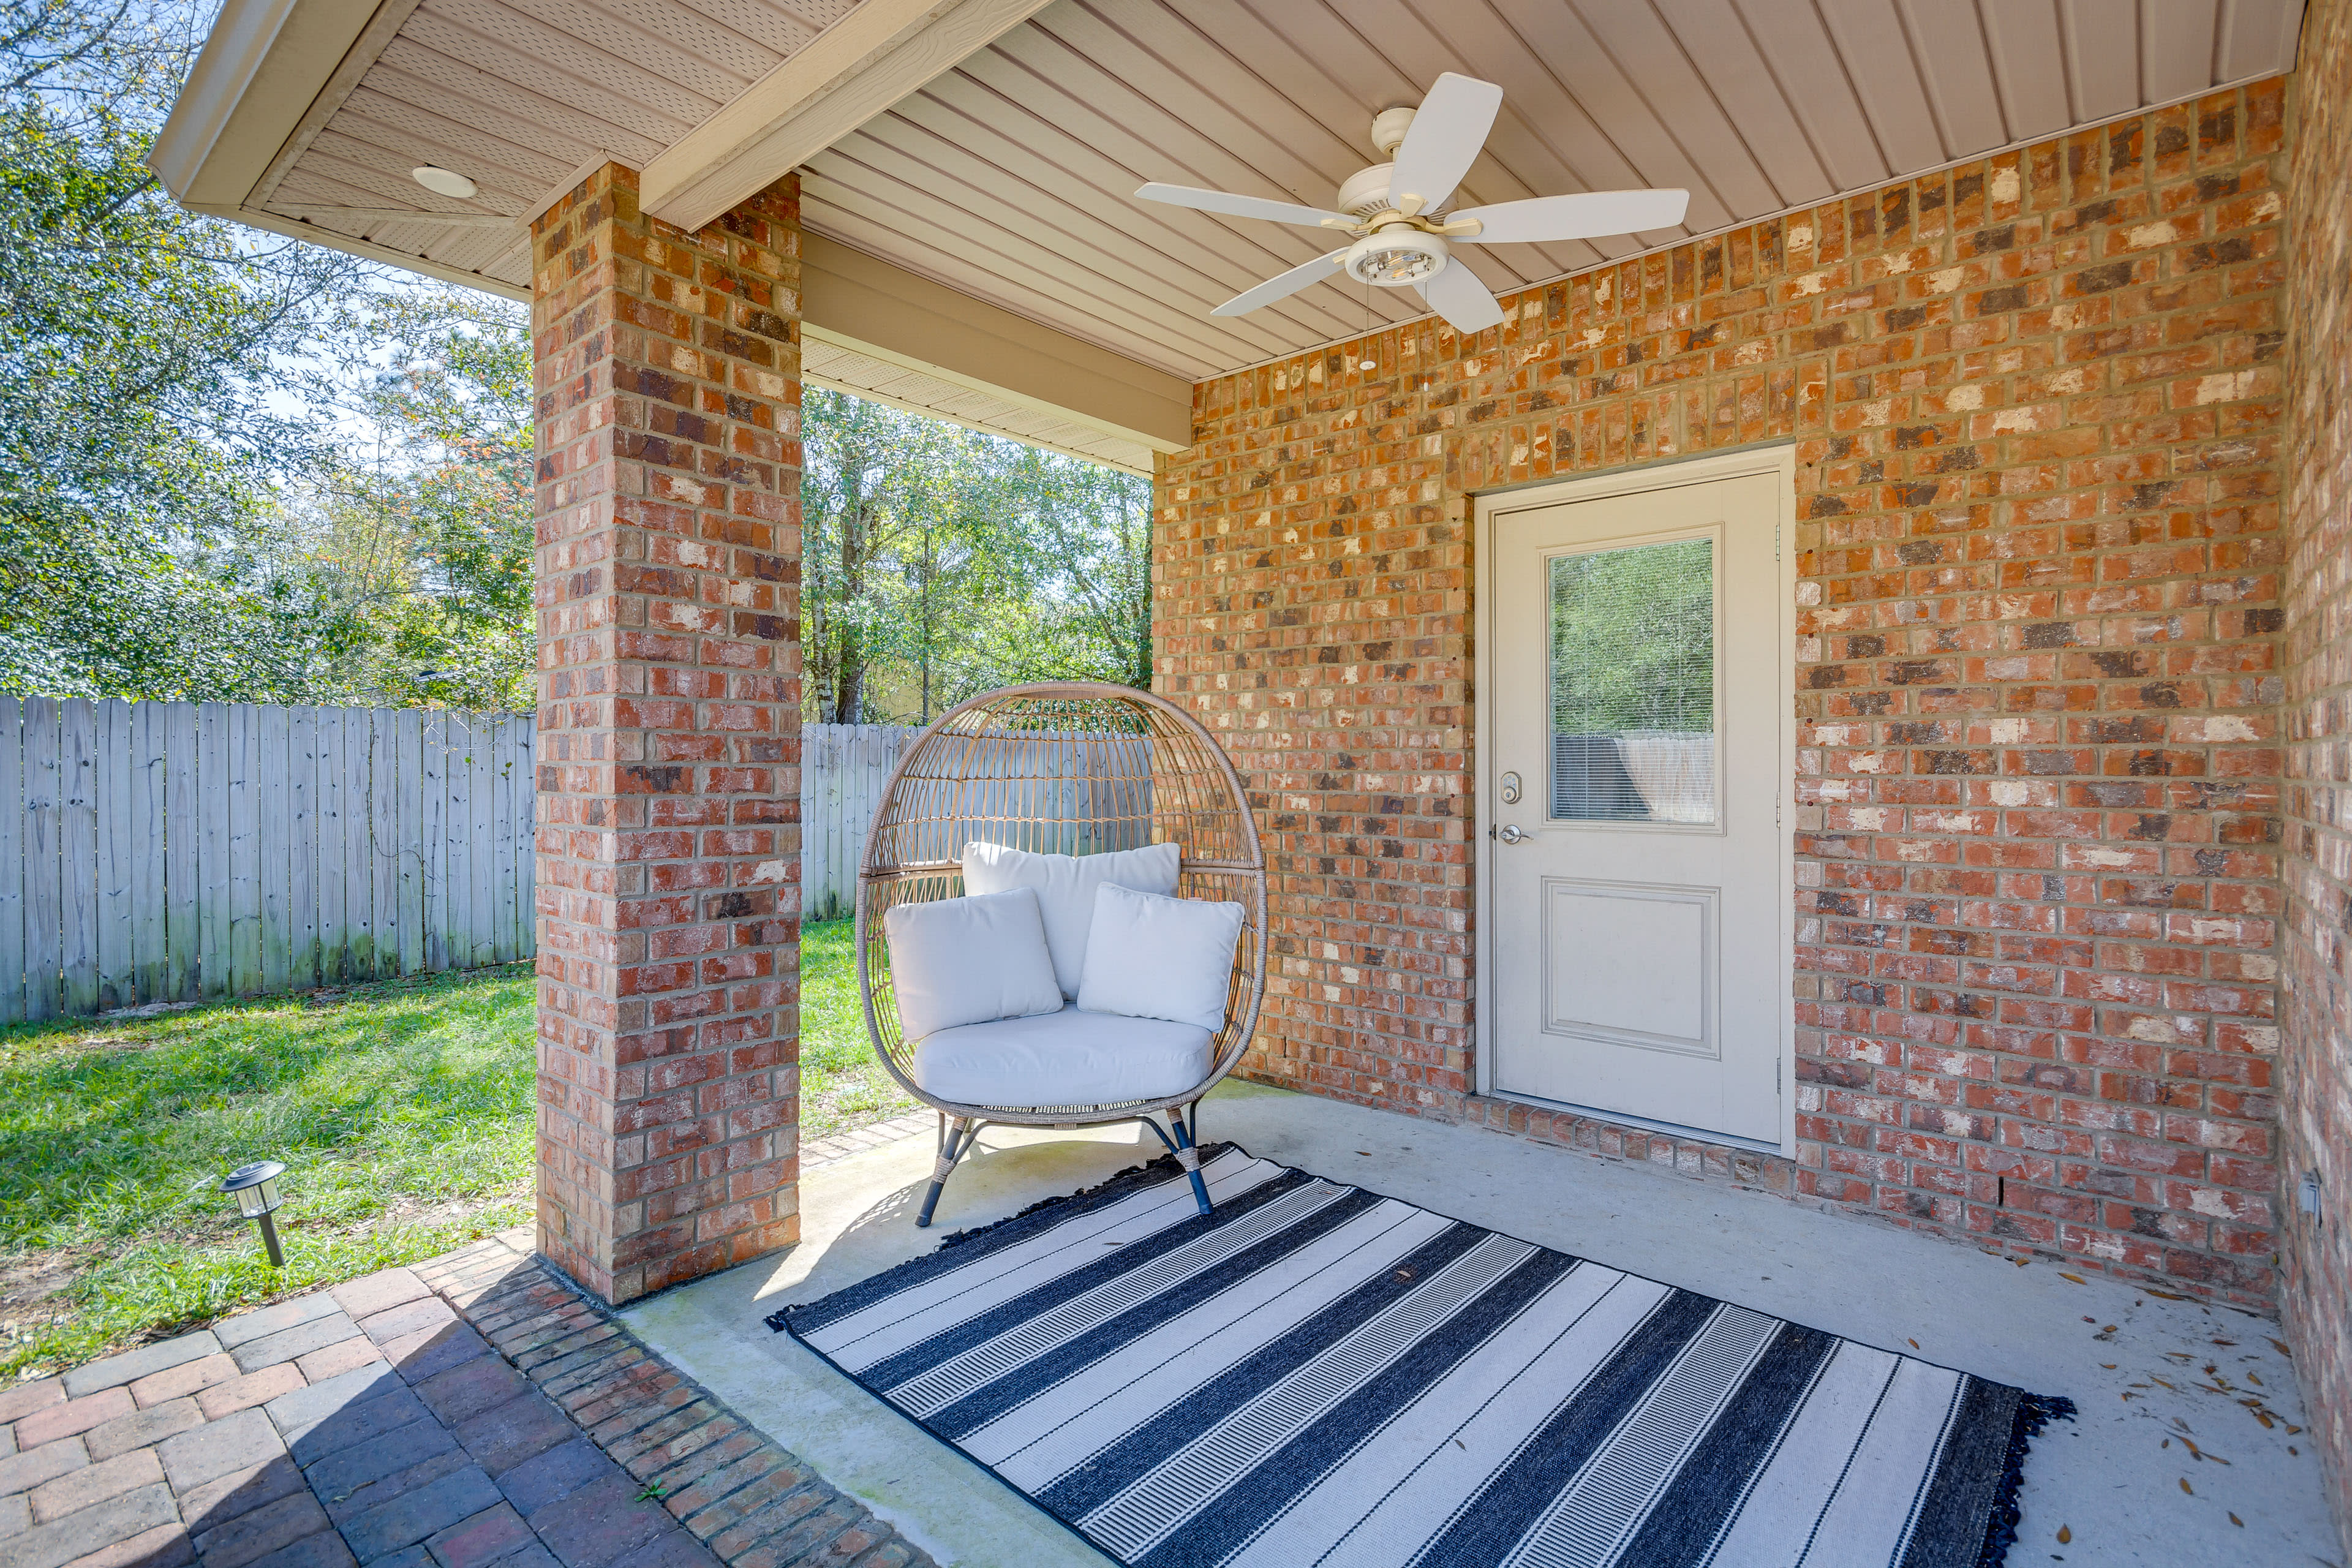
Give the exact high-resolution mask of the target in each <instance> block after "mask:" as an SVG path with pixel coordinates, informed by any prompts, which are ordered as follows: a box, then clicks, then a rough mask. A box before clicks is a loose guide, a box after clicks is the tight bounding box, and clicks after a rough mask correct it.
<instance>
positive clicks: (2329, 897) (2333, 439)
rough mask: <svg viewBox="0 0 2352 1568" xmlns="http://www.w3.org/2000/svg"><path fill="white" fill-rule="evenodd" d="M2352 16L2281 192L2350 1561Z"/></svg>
mask: <svg viewBox="0 0 2352 1568" xmlns="http://www.w3.org/2000/svg"><path fill="white" fill-rule="evenodd" d="M2347 98H2352V6H2347V5H2345V4H2343V3H2342V0H2325V3H2322V4H2319V5H2314V6H2313V7H2312V8H2311V10H2310V13H2309V15H2308V16H2307V18H2306V19H2305V23H2304V33H2303V52H2302V59H2301V62H2300V64H2299V66H2298V68H2297V71H2296V74H2295V80H2294V132H2295V134H2294V163H2293V173H2292V176H2291V184H2290V185H2289V190H2288V199H2287V215H2288V216H2287V224H2288V234H2289V237H2290V244H2289V247H2288V286H2287V287H2288V300H2289V302H2290V303H2289V321H2290V327H2291V330H2290V333H2289V339H2288V353H2287V361H2286V366H2287V379H2288V409H2289V422H2288V426H2287V429H2288V440H2287V453H2288V457H2287V463H2286V487H2285V490H2286V537H2287V545H2286V574H2285V575H2286V614H2287V628H2286V634H2287V635H2286V647H2285V649H2284V660H2283V662H2284V667H2285V673H2286V705H2285V710H2284V711H2285V729H2286V736H2285V738H2286V745H2287V751H2286V776H2287V785H2286V795H2285V810H2286V819H2287V830H2286V870H2285V879H2286V896H2287V897H2286V931H2285V933H2284V942H2283V943H2282V953H2281V956H2282V960H2283V963H2284V971H2285V973H2284V976H2283V980H2284V991H2285V1003H2284V1009H2283V1016H2282V1019H2281V1022H2282V1026H2283V1027H2282V1034H2283V1036H2284V1043H2283V1053H2282V1054H2283V1057H2284V1084H2283V1099H2284V1106H2283V1114H2282V1117H2281V1120H2282V1121H2283V1123H2284V1125H2283V1127H2282V1129H2281V1131H2282V1134H2283V1138H2284V1150H2283V1152H2282V1161H2281V1163H2282V1166H2283V1171H2282V1174H2283V1175H2284V1179H2285V1183H2286V1184H2288V1185H2290V1186H2291V1185H2292V1184H2294V1182H2295V1181H2297V1180H2298V1179H2299V1178H2300V1177H2301V1175H2302V1174H2303V1173H2305V1172H2306V1171H2313V1172H2316V1173H2318V1174H2319V1178H2320V1181H2321V1184H2322V1187H2321V1191H2322V1194H2323V1197H2324V1201H2323V1206H2322V1216H2321V1219H2320V1220H2319V1221H2318V1222H2316V1223H2315V1222H2313V1221H2310V1220H2305V1219H2303V1218H2300V1217H2299V1216H2298V1215H2296V1214H2295V1213H2294V1210H2293V1208H2292V1206H2291V1205H2290V1206H2289V1208H2288V1211H2287V1213H2286V1214H2285V1215H2284V1226H2283V1229H2284V1237H2285V1242H2286V1245H2285V1248H2284V1250H2285V1254H2286V1265H2287V1268H2286V1320H2287V1325H2288V1328H2289V1331H2290V1332H2291V1334H2292V1336H2293V1338H2294V1349H2295V1371H2296V1373H2297V1378H2298V1381H2299V1382H2300V1383H2301V1384H2302V1387H2303V1396H2304V1400H2305V1406H2306V1408H2307V1409H2308V1410H2309V1411H2310V1414H2311V1421H2312V1426H2313V1433H2314V1436H2316V1437H2317V1438H2318V1439H2319V1448H2320V1453H2321V1455H2322V1457H2323V1458H2325V1460H2326V1465H2327V1470H2328V1479H2329V1483H2330V1490H2331V1492H2332V1495H2333V1496H2334V1499H2335V1501H2336V1519H2337V1521H2339V1522H2341V1523H2343V1524H2344V1525H2345V1526H2346V1527H2347V1536H2346V1544H2347V1550H2352V1305H2347V1304H2352V1234H2347V1227H2352V1203H2347V1201H2346V1200H2347V1198H2352V974H2347V964H2352V942H2347V932H2352V784H2347V781H2352V713H2347V702H2352V347H2347V345H2352V179H2348V178H2347V169H2352V115H2347V113H2346V111H2345V105H2346V102H2347Z"/></svg>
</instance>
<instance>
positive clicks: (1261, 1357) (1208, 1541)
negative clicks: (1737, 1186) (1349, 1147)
mask: <svg viewBox="0 0 2352 1568" xmlns="http://www.w3.org/2000/svg"><path fill="white" fill-rule="evenodd" d="M1204 1155H1205V1158H1204V1162H1203V1167H1202V1169H1203V1173H1204V1174H1205V1175H1206V1176H1207V1179H1208V1183H1209V1189H1210V1193H1211V1194H1212V1196H1213V1199H1214V1201H1215V1203H1216V1205H1217V1212H1216V1214H1215V1215H1212V1216H1205V1217H1204V1216H1202V1215H1200V1214H1199V1213H1198V1212H1197V1210H1196V1208H1195V1206H1194V1205H1193V1201H1192V1192H1191V1190H1190V1188H1189V1187H1188V1185H1187V1184H1186V1183H1185V1181H1184V1179H1183V1176H1182V1174H1181V1172H1179V1171H1178V1170H1177V1168H1176V1166H1175V1163H1174V1162H1173V1161H1172V1160H1169V1159H1165V1158H1163V1159H1161V1160H1160V1161H1157V1162H1155V1163H1152V1164H1150V1165H1147V1166H1144V1167H1141V1168H1140V1169H1138V1170H1134V1171H1129V1172H1128V1173H1125V1174H1123V1175H1120V1176H1118V1177H1115V1178H1113V1179H1112V1180H1111V1181H1109V1182H1108V1183H1106V1184H1104V1185H1102V1186H1100V1187H1097V1188H1096V1189H1094V1190H1092V1191H1091V1192H1087V1193H1083V1194H1077V1195H1076V1196H1074V1197H1068V1198H1059V1199H1055V1200H1054V1201H1052V1202H1051V1203H1047V1204H1044V1205H1039V1206H1038V1207H1037V1208H1035V1209H1034V1210H1032V1211H1030V1212H1028V1213H1026V1214H1024V1215H1019V1216H1017V1217H1015V1218H1013V1219H1010V1220H1007V1221H1005V1222H1003V1224H1000V1225H995V1226H989V1227H987V1228H985V1229H982V1230H978V1231H973V1232H969V1233H966V1234H964V1235H961V1236H958V1237H949V1238H948V1239H947V1241H946V1242H944V1243H943V1244H942V1245H941V1246H940V1248H939V1250H938V1251H936V1252H934V1253H932V1254H931V1255H929V1257H926V1258H917V1259H915V1260H914V1261H912V1262H909V1263H906V1264H902V1265H900V1266H899V1267H898V1268H893V1269H891V1270H889V1271H888V1272H887V1273H885V1274H881V1275H878V1276H877V1277H876V1278H874V1279H868V1280H866V1281H865V1282H864V1283H862V1284H859V1285H855V1286H852V1287H850V1288H849V1289H845V1290H841V1291H837V1292H835V1294H833V1295H831V1296H828V1297H826V1298H824V1300H820V1301H814V1302H811V1303H809V1304H807V1305H805V1306H798V1307H788V1308H786V1309H785V1310H782V1311H781V1312H778V1313H776V1314H775V1315H774V1316H772V1317H771V1318H770V1319H769V1320H768V1321H769V1323H770V1324H771V1325H772V1326H774V1327H776V1328H779V1329H783V1330H786V1331H789V1332H790V1333H791V1334H792V1335H793V1338H795V1339H797V1340H799V1341H800V1342H802V1343H803V1344H805V1345H807V1346H808V1347H809V1348H810V1349H812V1350H814V1351H815V1352H817V1353H818V1354H819V1355H821V1356H823V1357H824V1359H825V1360H827V1361H829V1362H831V1363H833V1364H834V1365H835V1366H836V1367H838V1368H840V1369H841V1371H843V1372H844V1373H847V1374H848V1375H849V1376H850V1377H852V1378H854V1379H856V1382H857V1383H858V1384H861V1385H863V1386H864V1387H865V1388H866V1389H868V1390H869V1391H871V1392H872V1393H874V1394H877V1395H878V1396H880V1397H881V1398H882V1399H884V1400H887V1402H888V1403H889V1404H891V1405H894V1406H896V1407H897V1408H898V1409H899V1410H900V1411H903V1412H904V1413H905V1414H907V1415H909V1416H911V1417H913V1418H914V1419H915V1420H916V1421H918V1422H919V1423H921V1424H922V1426H924V1427H925V1428H926V1429H928V1430H929V1431H930V1432H932V1433H933V1434H935V1435H936V1436H940V1437H941V1438H944V1439H945V1440H947V1441H948V1442H950V1443H951V1444H953V1445H954V1446H955V1447H958V1448H960V1449H961V1450H962V1451H963V1452H964V1453H965V1454H967V1455H969V1456H971V1458H974V1459H976V1460H978V1461H979V1462H980V1463H981V1464H982V1465H984V1466H986V1467H987V1468H989V1469H991V1470H992V1471H993V1472H994V1473H995V1474H996V1475H997V1476H999V1477H1001V1478H1002V1479H1003V1480H1004V1481H1006V1482H1007V1483H1008V1484H1010V1485H1011V1486H1013V1488H1015V1489H1018V1490H1019V1491H1021V1492H1022V1493H1024V1495H1025V1496H1027V1497H1029V1498H1030V1499H1031V1500H1034V1501H1035V1502H1036V1503H1037V1505H1038V1506H1039V1507H1041V1508H1043V1509H1045V1510H1046V1511H1047V1512H1049V1513H1051V1514H1052V1515H1053V1516H1054V1517H1055V1519H1058V1520H1060V1521H1062V1522H1063V1523H1065V1524H1066V1525H1068V1526H1070V1527H1071V1528H1072V1529H1074V1530H1076V1531H1077V1532H1078V1533H1079V1534H1081V1535H1083V1536H1084V1537H1085V1538H1086V1539H1087V1541H1089V1542H1092V1543H1093V1544H1094V1545H1095V1546H1096V1547H1097V1548H1099V1549H1100V1550H1101V1551H1103V1552H1106V1553H1108V1555H1109V1556H1111V1557H1113V1558H1115V1559H1117V1560H1118V1562H1120V1563H1131V1564H1148V1565H1150V1568H1178V1565H1183V1568H1209V1565H1211V1564H1225V1563H1232V1564H1244V1563H1246V1564H1252V1565H1265V1568H1307V1565H1308V1564H1324V1565H1328V1568H1383V1565H1390V1564H1393V1565H1395V1568H1405V1565H1407V1564H1412V1565H1416V1568H1441V1565H1442V1568H1474V1565H1475V1568H1489V1565H1499V1564H1513V1565H1521V1564H1524V1565H1527V1568H1570V1565H1571V1564H1573V1565H1580V1568H1601V1565H1603V1564H1616V1565H1622V1568H1633V1565H1635V1564H1639V1565H1641V1568H1669V1565H1675V1568H1679V1565H1684V1564H1690V1565H1696V1564H1717V1565H1719V1568H1760V1565H1765V1564H1783V1563H1804V1564H1808V1565H1830V1564H1837V1565H1845V1564H1864V1563H1869V1564H1880V1565H1883V1564H1901V1565H1904V1568H1979V1565H1983V1564H1996V1563H2000V1560H2001V1558H2002V1556H2003V1555H2004V1553H2005V1552H2006V1550H2007V1547H2008V1544H2009V1542H2010V1541H2011V1539H2012V1537H2013V1531H2014V1526H2015V1524H2016V1520H2017V1510H2016V1504H2015V1494H2016V1490H2017V1486H2018V1480H2019V1465H2020V1463H2021V1460H2022V1458H2023V1457H2024V1453H2025V1447H2026V1444H2027V1441H2028V1439H2029V1438H2031V1437H2032V1435H2033V1434H2034V1432H2036V1431H2037V1430H2038V1429H2039V1428H2040V1427H2041V1426H2042V1422H2043V1421H2045V1420H2047V1419H2048V1418H2049V1417H2051V1416H2052V1415H2069V1414H2071V1413H2072V1411H2073V1406H2072V1405H2071V1404H2070V1403H2069V1402H2068V1401H2066V1400H2063V1399H2056V1398H2042V1397H2037V1396H2035V1395H2032V1394H2024V1393H2021V1391H2019V1390H2017V1389H2014V1388H2011V1387H2008V1386H2006V1385H2004V1384H1998V1383H1989V1382H1987V1381H1985V1380H1984V1379H1982V1378H1979V1377H1974V1376H1971V1375H1969V1374H1968V1373H1958V1372H1952V1371H1949V1370H1948V1369H1946V1368H1943V1367H1938V1366H1933V1365H1930V1364H1929V1363H1927V1362H1924V1361H1920V1360H1918V1359H1917V1358H1916V1357H1912V1356H1904V1355H1895V1354H1893V1353H1891V1352H1886V1351H1882V1350H1874V1349H1872V1348H1870V1347H1869V1346H1867V1345H1860V1344H1856V1343H1854V1342H1853V1341H1851V1340H1843V1339H1840V1338H1838V1337H1837V1336H1836V1335H1834V1334H1829V1333H1824V1332H1822V1331H1820V1330H1818V1329H1808V1328H1804V1327H1801V1326H1800V1325H1798V1324H1795V1323H1790V1322H1784V1321H1781V1320H1780V1319H1778V1318H1773V1317H1768V1316H1766V1315H1765V1314H1764V1313H1762V1312H1756V1311H1750V1310H1748V1309H1747V1308H1745V1307H1738V1306H1734V1305H1732V1304H1731V1303H1729V1302H1727V1301H1718V1300H1714V1299H1713V1298H1711V1297H1706V1296H1700V1295H1696V1294H1694V1293H1692V1292H1691V1291H1688V1290H1679V1289H1675V1288H1674V1287H1673V1286H1670V1285H1662V1284H1659V1283H1657V1282H1656V1281H1654V1280H1650V1279H1643V1278H1641V1277H1640V1276H1639V1275H1633V1274H1623V1273H1620V1272H1618V1271H1617V1270H1616V1269H1613V1268H1602V1267H1601V1266H1600V1265H1599V1264H1596V1263H1587V1262H1583V1261H1580V1259H1577V1258H1570V1257H1569V1256H1567V1255H1566V1254H1564V1253H1559V1252H1554V1251H1551V1250H1550V1249H1549V1248H1547V1247H1537V1246H1535V1245H1533V1244H1531V1243H1528V1242H1525V1241H1518V1240H1515V1239H1513V1238H1512V1237H1507V1236H1503V1235H1500V1234H1498V1233H1496V1232H1495V1231H1491V1230H1486V1229H1483V1228H1481V1227H1480V1226H1475V1225H1467V1224H1465V1223H1463V1222H1462V1221H1459V1220H1454V1219H1448V1218H1447V1217H1445V1216H1444V1215H1438V1214H1432V1213H1430V1212H1429V1211H1427V1210H1426V1209H1420V1208H1415V1207H1414V1206H1413V1205H1411V1204H1407V1203H1401V1202H1399V1201H1397V1200H1396V1199H1394V1198H1385V1197H1381V1195H1379V1194H1375V1193H1370V1192H1366V1191H1365V1190H1364V1189H1362V1188H1361V1187H1353V1186H1345V1185H1341V1184H1339V1183H1336V1182H1328V1181H1325V1180H1323V1179H1322V1178H1320V1177H1318V1176H1314V1175H1310V1174H1308V1173H1306V1172H1304V1171H1298V1170H1294V1169H1291V1168H1289V1167H1286V1166H1283V1165H1277V1164H1275V1163H1272V1162H1270V1161H1265V1160H1258V1159H1253V1158H1252V1157H1251V1156H1250V1155H1248V1154H1246V1153H1244V1152H1242V1151H1241V1150H1239V1149H1236V1148H1233V1147H1231V1146H1223V1147H1217V1146H1213V1147H1212V1148H1211V1149H1210V1150H1207V1151H1204Z"/></svg>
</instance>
